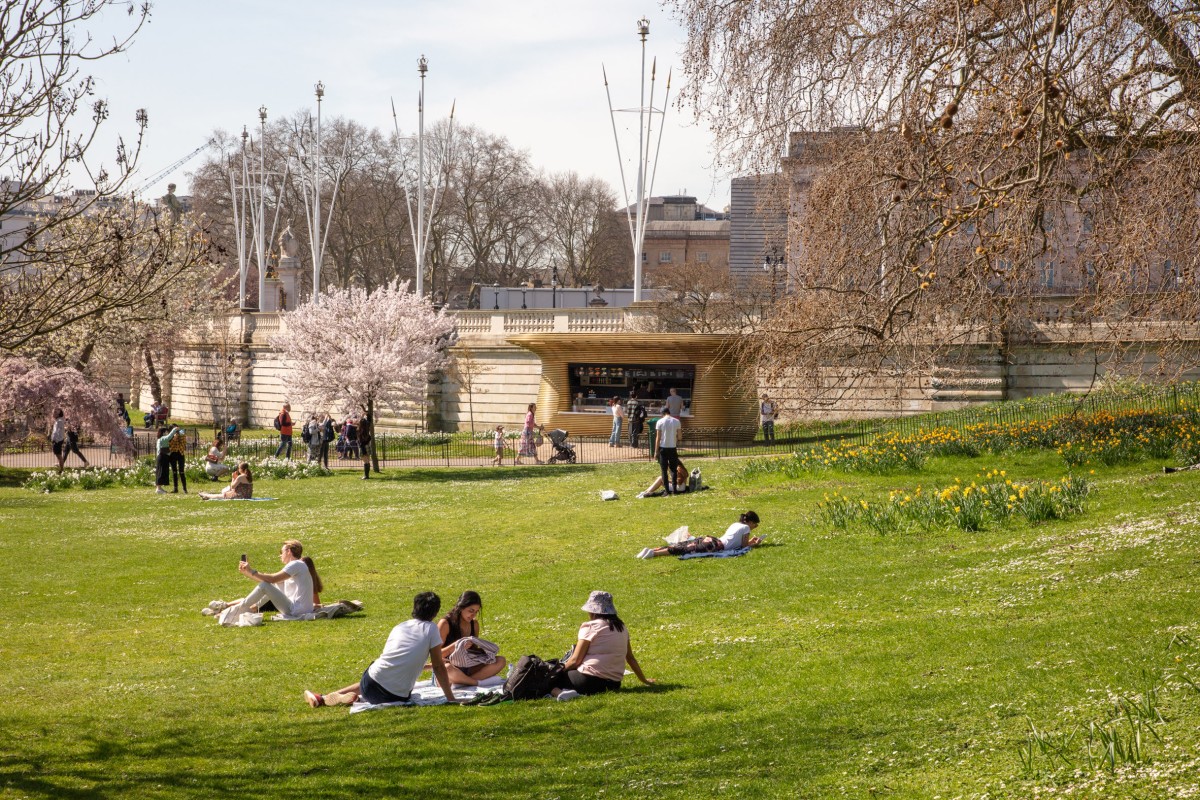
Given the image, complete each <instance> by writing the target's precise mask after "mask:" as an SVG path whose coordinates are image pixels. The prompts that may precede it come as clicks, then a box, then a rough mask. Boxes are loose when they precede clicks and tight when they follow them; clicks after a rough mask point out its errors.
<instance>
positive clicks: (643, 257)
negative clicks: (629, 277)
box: [642, 250, 650, 264]
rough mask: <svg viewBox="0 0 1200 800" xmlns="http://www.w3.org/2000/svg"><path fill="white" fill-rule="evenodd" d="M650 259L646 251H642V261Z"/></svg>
mask: <svg viewBox="0 0 1200 800" xmlns="http://www.w3.org/2000/svg"><path fill="white" fill-rule="evenodd" d="M649 260H650V258H649V257H648V256H647V255H646V251H645V250H643V251H642V263H643V264H645V263H646V262H647V261H649Z"/></svg>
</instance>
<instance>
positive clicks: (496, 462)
mask: <svg viewBox="0 0 1200 800" xmlns="http://www.w3.org/2000/svg"><path fill="white" fill-rule="evenodd" d="M492 448H493V449H494V450H495V451H496V455H495V457H494V458H493V459H492V466H493V467H499V466H501V465H503V464H504V426H503V425H497V426H496V430H495V432H494V433H493V434H492Z"/></svg>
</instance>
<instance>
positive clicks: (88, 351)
mask: <svg viewBox="0 0 1200 800" xmlns="http://www.w3.org/2000/svg"><path fill="white" fill-rule="evenodd" d="M95 350H96V343H95V342H94V341H89V342H88V343H87V344H85V345H84V346H83V349H82V350H80V351H79V356H78V357H77V358H76V359H75V369H77V370H79V371H80V372H83V371H84V370H86V369H87V365H88V362H89V361H91V360H92V353H94V352H95Z"/></svg>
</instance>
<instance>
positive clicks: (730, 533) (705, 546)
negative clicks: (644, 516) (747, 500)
mask: <svg viewBox="0 0 1200 800" xmlns="http://www.w3.org/2000/svg"><path fill="white" fill-rule="evenodd" d="M757 527H758V514H755V513H754V512H753V511H747V512H746V513H745V514H742V515H741V516H740V517H739V518H738V521H737V522H735V523H733V524H732V525H730V526H729V527H728V528H726V529H725V535H724V536H722V537H721V538H719V539H718V538H717V537H716V536H701V537H699V538H696V539H688V540H687V541H686V542H680V543H679V544H672V545H668V546H666V547H646V548H643V550H642V552H640V553H638V556H637V557H638V558H654V557H655V556H684V555H688V554H689V553H717V552H720V551H722V550H740V549H742V548H743V547H758V546H759V545H760V544H762V541H763V540H762V537H759V536H751V535H750V531H752V530H754V529H755V528H757Z"/></svg>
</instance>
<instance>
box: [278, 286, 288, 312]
mask: <svg viewBox="0 0 1200 800" xmlns="http://www.w3.org/2000/svg"><path fill="white" fill-rule="evenodd" d="M279 310H280V311H287V290H286V289H284V288H283V287H282V286H280V287H279Z"/></svg>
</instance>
